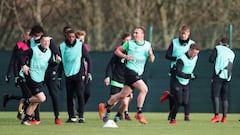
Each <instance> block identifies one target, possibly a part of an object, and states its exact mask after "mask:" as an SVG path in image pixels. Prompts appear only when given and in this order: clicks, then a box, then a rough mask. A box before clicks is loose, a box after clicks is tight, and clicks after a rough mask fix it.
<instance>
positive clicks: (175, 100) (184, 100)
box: [169, 79, 190, 119]
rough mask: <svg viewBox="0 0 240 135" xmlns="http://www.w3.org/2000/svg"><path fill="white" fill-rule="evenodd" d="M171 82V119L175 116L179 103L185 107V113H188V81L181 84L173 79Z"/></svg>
mask: <svg viewBox="0 0 240 135" xmlns="http://www.w3.org/2000/svg"><path fill="white" fill-rule="evenodd" d="M172 84H173V85H172V89H171V90H172V91H171V95H170V96H169V100H170V102H172V110H171V119H175V118H176V115H177V113H178V110H179V107H180V106H181V105H182V106H184V107H185V108H184V109H185V115H189V113H190V107H189V98H190V83H189V84H188V85H182V84H180V83H179V82H178V81H177V80H176V79H175V81H173V82H172Z"/></svg>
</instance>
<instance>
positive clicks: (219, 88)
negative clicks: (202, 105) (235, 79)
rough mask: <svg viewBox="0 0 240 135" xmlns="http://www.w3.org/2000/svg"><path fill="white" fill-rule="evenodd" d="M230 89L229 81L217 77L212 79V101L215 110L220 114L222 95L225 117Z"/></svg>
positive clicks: (224, 115)
mask: <svg viewBox="0 0 240 135" xmlns="http://www.w3.org/2000/svg"><path fill="white" fill-rule="evenodd" d="M228 89H229V81H227V80H225V79H221V78H219V77H215V78H213V80H212V96H211V98H212V103H213V111H214V113H215V114H216V115H218V114H219V104H220V103H219V97H221V101H222V108H223V117H226V115H227V111H228Z"/></svg>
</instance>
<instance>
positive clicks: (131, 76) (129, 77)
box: [124, 68, 142, 89]
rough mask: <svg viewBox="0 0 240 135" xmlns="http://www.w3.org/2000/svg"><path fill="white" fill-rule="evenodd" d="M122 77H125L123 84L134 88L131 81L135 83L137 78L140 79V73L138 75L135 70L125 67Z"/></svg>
mask: <svg viewBox="0 0 240 135" xmlns="http://www.w3.org/2000/svg"><path fill="white" fill-rule="evenodd" d="M124 77H125V85H128V86H130V87H131V88H132V89H133V88H134V87H133V86H132V84H133V83H135V82H136V81H138V80H142V75H138V73H137V72H135V71H133V70H131V69H128V68H126V70H125V74H124Z"/></svg>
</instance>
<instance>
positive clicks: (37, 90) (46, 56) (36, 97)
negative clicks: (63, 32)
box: [20, 35, 61, 125]
mask: <svg viewBox="0 0 240 135" xmlns="http://www.w3.org/2000/svg"><path fill="white" fill-rule="evenodd" d="M49 45H50V37H48V36H45V35H42V36H41V38H40V45H39V46H34V47H32V48H30V49H28V50H27V51H23V52H21V56H22V57H21V59H20V60H21V65H22V74H21V76H22V77H24V78H26V81H27V84H28V88H29V89H30V90H31V93H32V96H31V97H30V98H27V99H24V103H25V104H27V105H28V107H27V109H26V113H25V117H24V118H23V120H22V122H21V123H22V124H23V125H31V116H32V114H33V111H34V110H35V109H36V107H37V106H38V105H39V103H42V102H44V101H45V100H46V97H45V94H44V92H43V91H42V88H43V82H44V77H45V73H46V70H47V68H48V66H55V65H56V63H55V62H54V61H53V59H52V58H53V57H52V52H51V50H50V49H49ZM24 56H27V57H29V63H28V64H29V65H27V63H26V62H25V61H24ZM56 60H57V62H60V61H61V58H60V57H59V56H57V55H56Z"/></svg>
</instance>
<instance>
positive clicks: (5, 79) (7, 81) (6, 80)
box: [4, 75, 11, 83]
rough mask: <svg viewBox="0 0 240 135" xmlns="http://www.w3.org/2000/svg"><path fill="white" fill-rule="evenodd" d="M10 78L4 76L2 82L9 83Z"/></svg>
mask: <svg viewBox="0 0 240 135" xmlns="http://www.w3.org/2000/svg"><path fill="white" fill-rule="evenodd" d="M10 77H11V76H10V75H5V76H4V81H5V82H6V83H9V81H10V80H9V79H10Z"/></svg>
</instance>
